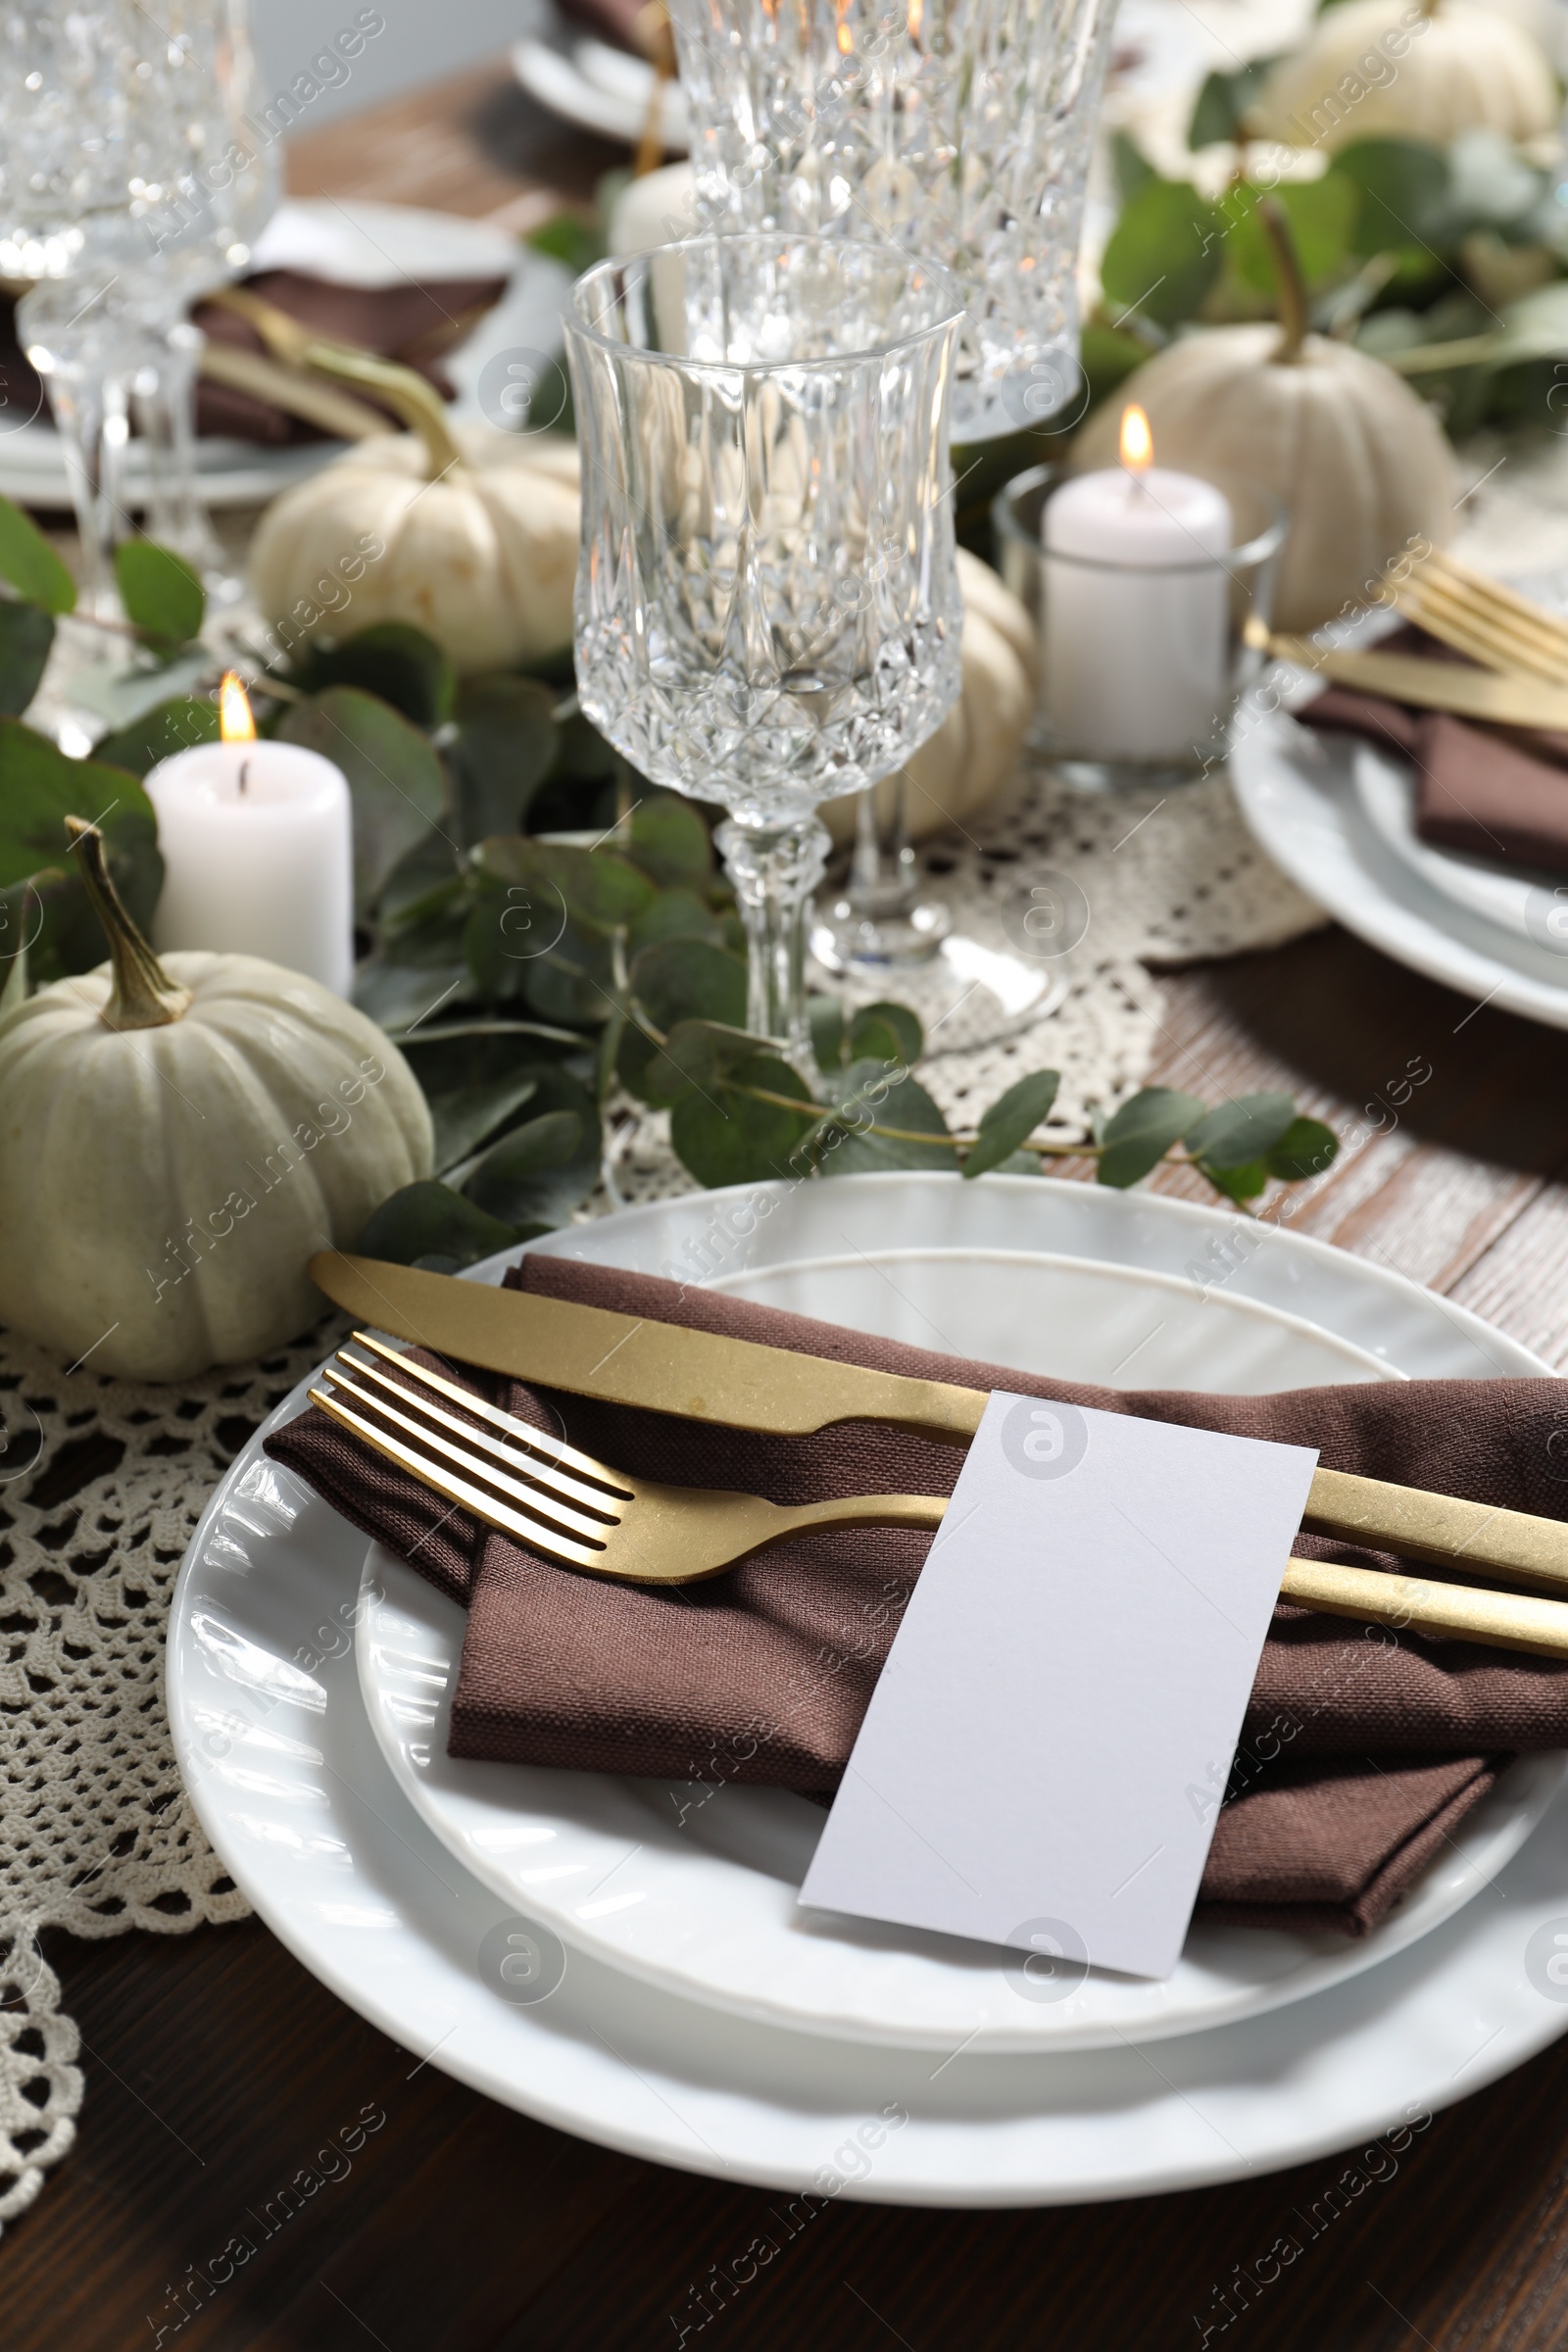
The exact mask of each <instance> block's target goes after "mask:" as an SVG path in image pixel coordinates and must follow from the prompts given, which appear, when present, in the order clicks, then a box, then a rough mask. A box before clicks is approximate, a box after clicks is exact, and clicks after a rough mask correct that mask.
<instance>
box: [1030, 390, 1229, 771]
mask: <svg viewBox="0 0 1568 2352" xmlns="http://www.w3.org/2000/svg"><path fill="white" fill-rule="evenodd" d="M1140 427H1141V428H1142V429H1141V431H1140V429H1139V428H1140ZM1129 452H1131V453H1132V454H1131V455H1129ZM1123 454H1124V463H1123V464H1122V465H1121V466H1111V467H1107V468H1106V469H1105V470H1104V471H1103V472H1101V473H1086V474H1082V475H1080V476H1079V478H1078V479H1077V480H1076V481H1069V482H1065V483H1064V484H1063V485H1062V487H1061V488H1060V489H1059V490H1057V491H1056V492H1055V493H1054V496H1053V497H1051V498H1050V499H1048V500H1047V502H1046V508H1045V513H1044V515H1042V517H1041V538H1042V543H1043V548H1044V556H1045V574H1046V577H1045V648H1044V655H1045V672H1046V707H1047V710H1048V711H1049V712H1050V714H1051V722H1052V725H1053V727H1054V730H1055V732H1056V734H1057V735H1058V736H1059V737H1060V738H1061V740H1062V742H1063V744H1064V745H1065V747H1066V748H1067V750H1069V751H1071V752H1078V753H1082V754H1085V755H1086V756H1088V757H1090V758H1093V759H1100V760H1161V759H1175V758H1183V757H1190V756H1191V755H1192V753H1193V751H1194V749H1195V747H1196V746H1199V745H1201V744H1204V743H1206V742H1207V741H1208V739H1209V737H1210V735H1211V734H1212V732H1213V726H1214V718H1215V713H1216V711H1218V710H1219V708H1220V705H1221V704H1222V702H1223V701H1224V698H1225V694H1226V689H1227V684H1228V676H1229V661H1228V644H1229V635H1230V628H1229V618H1230V615H1229V598H1230V576H1229V573H1228V572H1227V571H1226V569H1225V566H1224V564H1223V563H1221V562H1218V561H1216V559H1218V558H1222V557H1224V556H1226V555H1228V554H1229V553H1230V550H1231V548H1232V546H1233V545H1234V543H1235V542H1234V525H1233V521H1232V516H1231V510H1230V505H1229V502H1228V501H1227V500H1226V498H1225V497H1224V496H1223V494H1222V493H1221V492H1220V491H1218V490H1216V489H1215V487H1214V485H1213V484H1212V483H1211V482H1204V481H1200V480H1199V479H1198V477H1197V476H1196V475H1194V474H1190V473H1176V472H1173V471H1171V470H1170V469H1169V468H1167V467H1165V466H1154V465H1152V463H1151V462H1150V461H1151V460H1152V446H1151V444H1150V442H1149V440H1148V419H1147V418H1146V417H1144V415H1143V412H1142V410H1138V409H1130V410H1129V411H1128V412H1127V414H1126V416H1125V417H1124V418H1123ZM1139 458H1141V459H1142V461H1143V462H1142V464H1138V463H1136V462H1135V461H1136V460H1137V459H1139ZM1074 558H1076V559H1078V560H1077V561H1073V560H1072V559H1074Z"/></svg>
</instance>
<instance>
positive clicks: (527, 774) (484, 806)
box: [447, 672, 559, 846]
mask: <svg viewBox="0 0 1568 2352" xmlns="http://www.w3.org/2000/svg"><path fill="white" fill-rule="evenodd" d="M556 699H557V698H556V696H555V695H554V694H553V693H552V692H551V690H550V688H549V687H548V686H542V685H540V683H539V681H538V679H537V678H517V677H512V676H510V675H508V674H506V673H504V672H497V673H495V674H494V675H486V676H482V677H474V678H465V680H464V681H463V684H462V685H461V686H460V687H459V689H458V693H457V702H456V706H455V717H456V722H457V732H456V734H455V735H454V737H453V739H452V742H451V744H450V746H449V747H448V751H447V763H448V766H449V767H450V769H451V771H452V783H453V790H454V793H455V796H456V802H457V813H458V829H459V832H460V833H461V835H462V838H463V840H464V842H465V844H466V845H470V846H471V845H472V844H473V843H475V842H480V841H485V840H487V839H489V838H490V836H491V835H503V834H511V833H517V832H520V831H521V829H522V826H523V823H524V821H525V819H526V817H527V814H528V807H529V803H530V802H531V801H532V799H533V797H534V794H535V793H536V792H537V791H538V789H539V787H540V785H541V784H542V783H543V782H544V780H545V778H546V776H548V775H549V773H550V771H551V769H552V767H553V766H554V765H555V761H556V751H557V745H558V741H559V730H558V728H557V726H556V722H555V717H554V711H555V708H556Z"/></svg>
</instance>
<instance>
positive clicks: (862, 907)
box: [848, 775, 915, 922]
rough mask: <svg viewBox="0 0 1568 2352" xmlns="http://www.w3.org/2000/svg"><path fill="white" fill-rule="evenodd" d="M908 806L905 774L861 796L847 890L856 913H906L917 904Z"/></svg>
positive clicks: (878, 916)
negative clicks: (915, 902) (915, 900)
mask: <svg viewBox="0 0 1568 2352" xmlns="http://www.w3.org/2000/svg"><path fill="white" fill-rule="evenodd" d="M914 890H915V879H914V852H913V850H911V849H910V847H909V834H908V818H907V788H906V785H905V781H904V778H903V776H902V775H897V776H890V777H889V778H888V779H887V781H886V782H885V783H883V784H878V785H874V786H873V787H872V789H871V790H870V791H869V792H862V793H858V794H857V796H856V802H855V850H854V854H853V856H852V858H851V860H850V887H849V893H848V895H849V902H850V905H851V906H852V907H854V909H855V911H856V913H857V914H862V915H867V916H869V918H870V919H871V921H873V922H878V921H882V922H885V921H886V920H887V918H888V917H889V916H890V915H901V914H907V913H908V911H909V908H910V907H912V906H913V904H914Z"/></svg>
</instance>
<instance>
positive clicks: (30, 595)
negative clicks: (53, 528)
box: [0, 498, 76, 615]
mask: <svg viewBox="0 0 1568 2352" xmlns="http://www.w3.org/2000/svg"><path fill="white" fill-rule="evenodd" d="M0 578H4V579H7V580H9V581H10V582H11V585H12V587H13V588H14V589H15V590H16V592H17V594H18V595H19V596H21V597H25V599H26V601H27V603H28V604H29V605H41V606H42V608H43V610H44V611H45V612H46V613H55V614H57V615H58V614H59V613H74V611H75V609H76V583H75V581H74V580H73V578H72V576H71V574H70V572H69V571H68V570H67V569H66V567H65V565H64V564H62V563H61V561H60V558H59V557H58V556H57V555H56V554H55V551H54V549H53V548H52V547H51V546H50V544H49V542H48V540H47V539H46V538H45V537H44V535H43V533H42V531H40V530H39V528H38V526H37V524H36V523H35V522H34V521H33V520H32V517H31V516H30V515H25V514H24V513H23V511H22V509H21V508H20V507H18V506H13V504H12V502H11V500H10V499H9V498H0Z"/></svg>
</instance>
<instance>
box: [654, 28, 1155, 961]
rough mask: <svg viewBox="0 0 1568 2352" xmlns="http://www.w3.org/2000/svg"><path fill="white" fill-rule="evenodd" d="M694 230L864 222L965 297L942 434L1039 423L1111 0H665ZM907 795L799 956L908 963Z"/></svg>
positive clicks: (1048, 399) (1068, 390) (1070, 331)
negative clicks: (685, 135)
mask: <svg viewBox="0 0 1568 2352" xmlns="http://www.w3.org/2000/svg"><path fill="white" fill-rule="evenodd" d="M668 6H669V14H670V18H671V21H672V23H673V25H674V28H675V40H676V47H677V50H678V52H679V58H680V72H681V83H682V87H683V89H684V91H685V95H686V106H687V117H688V122H689V124H690V144H691V155H692V167H693V172H694V176H695V181H696V191H697V207H698V213H699V217H700V221H701V225H702V226H703V228H705V229H707V230H710V231H723V230H736V229H764V228H778V229H784V230H787V231H790V232H792V233H796V234H805V233H809V232H810V233H825V232H831V231H834V230H842V231H844V232H846V233H848V234H850V235H853V236H879V237H884V238H886V239H888V240H889V241H890V242H892V243H895V244H898V245H900V246H902V247H903V248H905V249H906V250H907V252H909V253H911V254H920V255H924V256H926V257H928V258H929V259H931V260H932V261H936V262H940V263H941V264H943V266H944V267H945V268H947V269H949V270H952V271H953V273H954V275H955V277H956V279H957V280H958V284H959V286H960V288H961V290H962V294H963V299H964V302H965V304H966V305H967V315H966V317H965V319H964V322H963V325H962V327H961V328H960V330H959V335H958V344H957V352H956V365H955V374H954V391H953V438H954V440H955V441H956V442H960V443H967V442H970V441H983V440H990V439H994V438H996V437H998V436H999V435H1002V434H1005V433H1012V432H1017V431H1020V430H1022V429H1023V428H1025V427H1028V426H1032V425H1039V424H1043V423H1045V422H1046V421H1047V419H1048V417H1051V416H1052V415H1054V414H1057V413H1059V412H1060V410H1062V409H1063V408H1065V407H1066V406H1067V405H1068V404H1069V403H1070V402H1071V401H1072V400H1073V399H1074V397H1075V395H1076V393H1077V390H1078V387H1079V385H1080V383H1081V381H1082V374H1081V369H1080V368H1079V364H1078V303H1077V290H1076V270H1077V263H1078V247H1079V242H1080V237H1081V232H1082V226H1083V210H1084V196H1085V190H1086V186H1087V182H1088V176H1089V165H1090V158H1091V152H1092V148H1093V144H1094V134H1095V123H1096V118H1097V115H1098V113H1099V108H1100V100H1101V94H1102V91H1103V86H1104V77H1105V70H1106V66H1107V64H1108V62H1109V55H1110V36H1111V25H1112V22H1113V19H1114V15H1115V4H1114V0H905V4H904V5H899V0H892V4H891V5H890V4H889V0H831V5H830V4H829V0H798V4H797V5H793V6H791V7H787V8H785V7H780V6H779V5H778V0H668ZM914 874H915V868H914V861H913V858H912V856H911V855H910V852H909V848H908V843H907V837H906V831H905V812H904V795H903V793H902V792H900V793H897V794H894V795H893V796H891V798H889V796H883V808H882V811H881V813H880V814H879V812H878V811H877V809H873V808H872V807H871V806H870V805H869V804H867V806H866V808H865V809H864V810H863V811H861V813H860V817H859V822H858V840H857V846H856V850H855V856H854V859H853V862H852V865H851V870H850V874H849V878H848V883H847V886H846V890H845V893H844V896H843V897H842V899H841V900H840V901H839V903H838V904H837V905H836V906H835V907H834V908H833V909H832V917H831V920H830V921H829V922H828V923H827V924H826V925H825V926H819V927H818V932H817V952H818V955H819V956H821V957H822V958H823V959H824V960H825V961H826V962H828V964H829V965H830V966H831V967H832V968H836V969H839V970H846V969H850V968H853V967H858V968H861V969H865V968H868V967H870V968H875V967H881V966H887V965H892V966H896V965H898V964H901V963H910V962H915V963H917V962H921V961H924V960H925V959H926V958H927V957H928V956H932V955H934V954H935V952H936V950H937V949H938V948H939V947H940V946H941V944H942V942H943V940H944V939H945V938H946V937H947V935H948V931H949V929H950V927H951V926H950V921H949V917H948V914H947V910H946V908H945V907H941V906H940V905H939V904H937V903H934V902H933V903H930V904H926V905H920V904H917V903H916V898H915V880H914Z"/></svg>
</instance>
